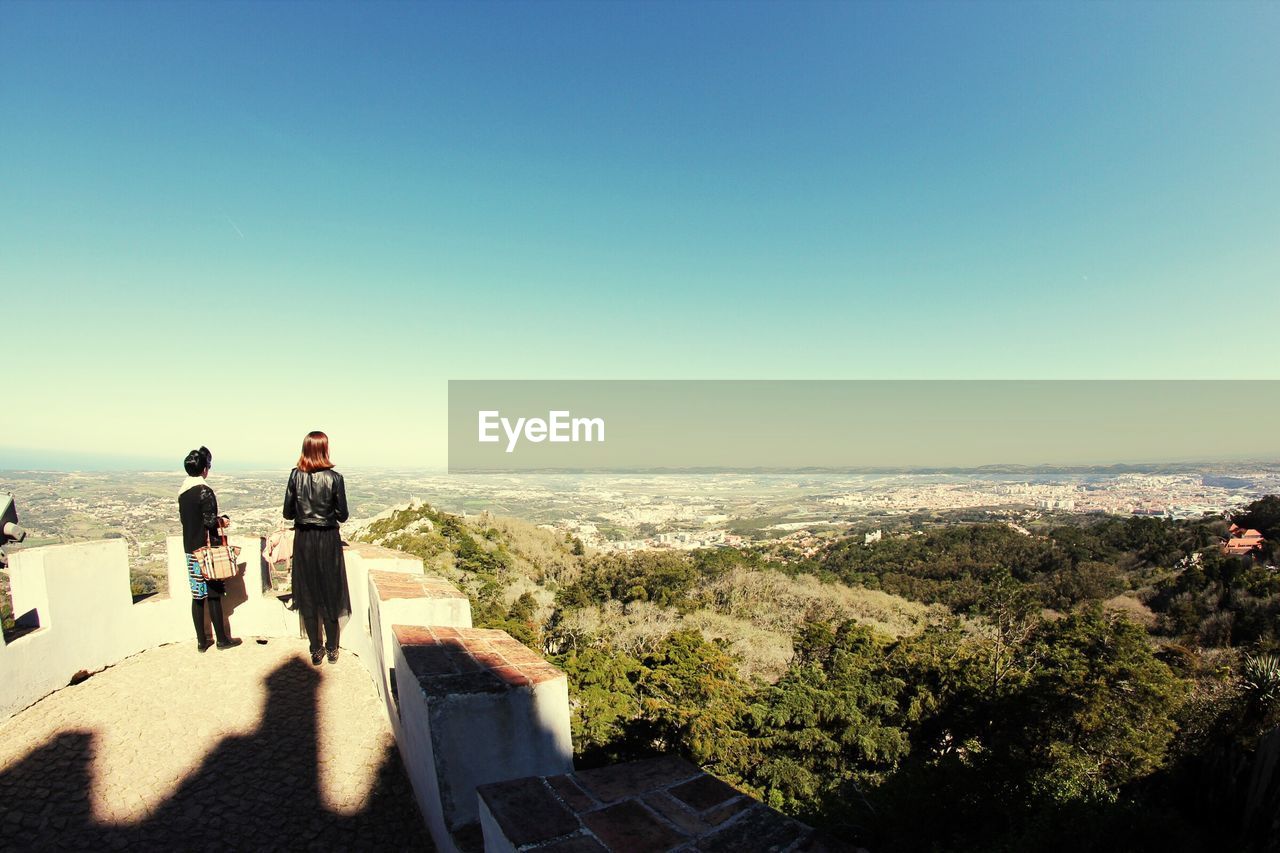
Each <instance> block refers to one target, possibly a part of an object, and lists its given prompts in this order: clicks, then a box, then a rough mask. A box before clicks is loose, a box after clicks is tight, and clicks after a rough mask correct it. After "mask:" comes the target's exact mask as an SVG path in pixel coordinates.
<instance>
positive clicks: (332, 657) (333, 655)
mask: <svg viewBox="0 0 1280 853" xmlns="http://www.w3.org/2000/svg"><path fill="white" fill-rule="evenodd" d="M337 662H338V650H337V649H329V663H337ZM317 663H319V661H317Z"/></svg>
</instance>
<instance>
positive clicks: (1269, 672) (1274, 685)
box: [1244, 655, 1280, 705]
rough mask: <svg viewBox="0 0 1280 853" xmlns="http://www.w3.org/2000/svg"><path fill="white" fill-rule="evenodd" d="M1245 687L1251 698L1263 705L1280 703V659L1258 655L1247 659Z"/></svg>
mask: <svg viewBox="0 0 1280 853" xmlns="http://www.w3.org/2000/svg"><path fill="white" fill-rule="evenodd" d="M1244 686H1245V691H1246V692H1247V693H1248V694H1249V696H1250V698H1252V699H1253V700H1255V701H1257V702H1260V703H1262V704H1263V705H1269V704H1271V703H1273V702H1280V657H1277V656H1276V655H1258V656H1257V657H1249V658H1246V659H1245V662H1244Z"/></svg>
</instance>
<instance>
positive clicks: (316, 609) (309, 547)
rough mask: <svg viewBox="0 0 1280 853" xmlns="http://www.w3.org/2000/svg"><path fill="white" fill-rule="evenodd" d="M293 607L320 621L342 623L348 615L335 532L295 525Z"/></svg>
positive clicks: (343, 567) (344, 570) (344, 568)
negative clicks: (338, 621)
mask: <svg viewBox="0 0 1280 853" xmlns="http://www.w3.org/2000/svg"><path fill="white" fill-rule="evenodd" d="M293 607H294V609H295V610H297V611H298V612H299V613H301V614H302V615H303V616H313V615H314V616H318V617H320V618H321V619H341V618H342V617H344V616H346V615H348V614H349V613H351V593H350V592H349V591H348V590H347V565H346V562H345V561H344V560H343V558H342V535H341V534H340V533H339V532H338V528H336V527H304V526H302V525H298V528H297V530H295V531H294V536H293Z"/></svg>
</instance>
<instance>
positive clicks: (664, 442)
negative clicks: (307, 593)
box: [449, 380, 1280, 473]
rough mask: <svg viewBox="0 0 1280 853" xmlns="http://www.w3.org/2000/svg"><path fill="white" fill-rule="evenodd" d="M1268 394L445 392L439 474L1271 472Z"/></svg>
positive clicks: (669, 386)
mask: <svg viewBox="0 0 1280 853" xmlns="http://www.w3.org/2000/svg"><path fill="white" fill-rule="evenodd" d="M1278 427H1280V381H1276V380H1258V381H1253V380H1249V381H1244V380H1241V381H1221V380H1217V381H1214V380H1195V381H986V380H982V381H977V380H975V381H860V380H859V381H854V380H850V381H843V380H832V381H827V380H814V381H803V380H794V381H793V380H759V381H757V380H743V381H739V380H696V381H694V380H687V381H678V380H652V381H650V380H545V381H543V380H538V381H487V380H486V381H480V380H451V381H450V382H449V470H450V471H451V472H455V473H482V472H493V473H498V472H514V471H600V472H609V471H615V472H622V471H649V470H670V469H675V470H707V469H777V470H797V469H806V468H831V469H884V468H888V469H898V468H907V469H910V468H974V467H981V466H984V465H1028V466H1036V465H1049V466H1071V465H1108V464H1137V463H1151V462H1211V461H1227V460H1246V459H1248V460H1262V461H1274V460H1277V459H1280V428H1278Z"/></svg>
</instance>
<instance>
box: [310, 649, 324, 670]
mask: <svg viewBox="0 0 1280 853" xmlns="http://www.w3.org/2000/svg"><path fill="white" fill-rule="evenodd" d="M322 660H324V649H316V650H315V651H314V652H312V653H311V662H312V663H313V664H315V665H316V666H319V665H320V661H322Z"/></svg>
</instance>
